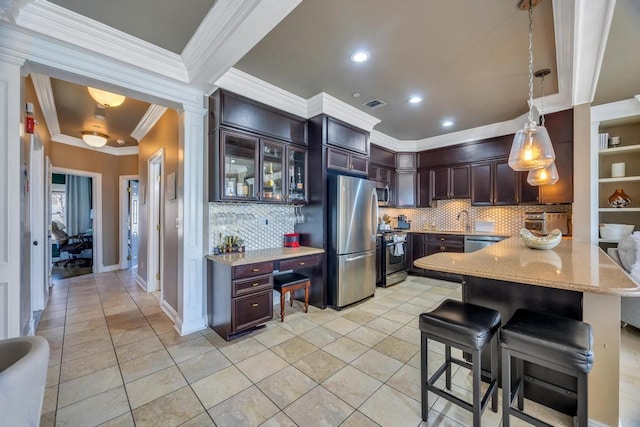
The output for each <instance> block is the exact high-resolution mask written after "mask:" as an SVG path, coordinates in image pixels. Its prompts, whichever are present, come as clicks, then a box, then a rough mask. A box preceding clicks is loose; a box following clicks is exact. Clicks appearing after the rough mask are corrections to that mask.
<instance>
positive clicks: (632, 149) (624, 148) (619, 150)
mask: <svg viewBox="0 0 640 427" xmlns="http://www.w3.org/2000/svg"><path fill="white" fill-rule="evenodd" d="M636 151H640V144H637V145H625V146H622V147H617V148H605V149H604V150H600V151H599V153H600V155H601V156H607V155H610V154H620V153H633V152H636Z"/></svg>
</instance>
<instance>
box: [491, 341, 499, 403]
mask: <svg viewBox="0 0 640 427" xmlns="http://www.w3.org/2000/svg"><path fill="white" fill-rule="evenodd" d="M490 345H491V383H494V382H495V383H496V386H495V389H494V390H493V393H491V410H492V411H493V412H498V384H497V382H498V334H495V335H494V336H493V338H491V344H490ZM490 385H491V384H490Z"/></svg>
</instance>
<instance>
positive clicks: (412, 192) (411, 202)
mask: <svg viewBox="0 0 640 427" xmlns="http://www.w3.org/2000/svg"><path fill="white" fill-rule="evenodd" d="M395 206H397V207H399V208H400V207H415V206H416V171H401V170H398V171H396V195H395Z"/></svg>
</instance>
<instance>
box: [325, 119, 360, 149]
mask: <svg viewBox="0 0 640 427" xmlns="http://www.w3.org/2000/svg"><path fill="white" fill-rule="evenodd" d="M326 120H327V124H326V126H327V144H329V145H333V146H336V147H340V148H346V149H347V150H351V151H356V152H358V153H361V154H364V155H365V156H368V155H369V133H368V132H365V131H363V130H361V129H358V128H355V127H353V126H351V125H349V124H347V123H344V122H341V121H339V120H336V119H334V118H333V117H329V116H326Z"/></svg>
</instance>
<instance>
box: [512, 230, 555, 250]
mask: <svg viewBox="0 0 640 427" xmlns="http://www.w3.org/2000/svg"><path fill="white" fill-rule="evenodd" d="M520 237H521V238H522V241H523V242H524V245H525V246H526V247H528V248H531V249H552V248H555V247H556V246H558V243H560V241H561V240H562V232H561V231H560V230H558V229H557V228H555V229H553V230H551V233H549V234H547V235H546V236H536V235H534V234H532V233H531V232H530V231H529V230H527V229H526V228H523V229H522V230H520Z"/></svg>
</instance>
